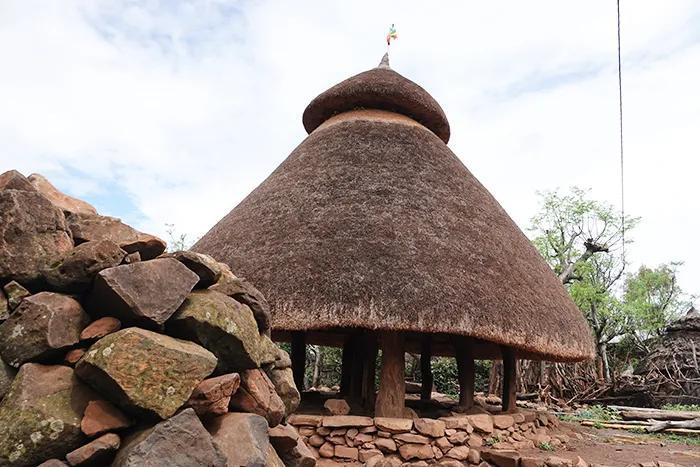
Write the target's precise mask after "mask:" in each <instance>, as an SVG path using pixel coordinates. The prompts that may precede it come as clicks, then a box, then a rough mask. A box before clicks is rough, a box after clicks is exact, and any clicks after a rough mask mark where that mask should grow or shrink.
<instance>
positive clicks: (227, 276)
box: [210, 269, 271, 335]
mask: <svg viewBox="0 0 700 467" xmlns="http://www.w3.org/2000/svg"><path fill="white" fill-rule="evenodd" d="M210 290H214V291H216V292H221V293H222V294H224V295H228V296H229V297H231V298H233V299H235V300H237V301H238V302H240V303H242V304H244V305H247V306H248V307H249V308H250V309H251V310H252V311H253V316H254V317H255V321H256V322H257V324H258V330H259V331H260V333H261V334H267V335H269V334H270V322H271V318H270V305H269V304H268V303H267V300H266V299H265V296H264V295H263V294H262V293H261V292H260V291H259V290H258V289H256V288H255V287H254V286H253V284H251V283H250V282H248V281H247V280H245V279H244V278H242V277H236V276H235V275H233V273H231V271H230V269H223V270H222V272H221V276H220V278H219V281H218V282H217V283H216V284H214V285H212V286H211V287H210Z"/></svg>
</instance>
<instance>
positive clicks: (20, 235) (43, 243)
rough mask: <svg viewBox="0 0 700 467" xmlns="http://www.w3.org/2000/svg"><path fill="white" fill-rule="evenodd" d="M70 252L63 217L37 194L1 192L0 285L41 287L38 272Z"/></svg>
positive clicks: (70, 240)
mask: <svg viewBox="0 0 700 467" xmlns="http://www.w3.org/2000/svg"><path fill="white" fill-rule="evenodd" d="M72 248H73V241H72V239H71V236H70V231H69V230H68V226H67V225H66V220H65V217H64V216H63V213H62V212H61V211H60V210H59V209H57V208H56V207H54V206H53V205H52V204H51V202H50V201H49V200H47V199H46V198H44V197H43V196H41V195H40V194H39V193H36V192H30V191H19V190H4V191H0V283H6V282H9V281H12V280H16V281H17V282H19V283H20V284H22V285H23V286H25V287H30V286H33V285H37V284H41V281H42V274H41V271H43V270H44V269H46V268H47V267H48V266H50V265H51V264H53V263H55V262H56V261H57V260H59V259H60V258H61V257H62V256H63V255H64V254H65V253H67V252H68V251H70V250H71V249H72Z"/></svg>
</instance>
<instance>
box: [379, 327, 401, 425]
mask: <svg viewBox="0 0 700 467" xmlns="http://www.w3.org/2000/svg"><path fill="white" fill-rule="evenodd" d="M379 345H380V346H381V349H382V371H381V373H380V376H379V393H378V394H377V402H376V404H375V406H374V416H375V417H393V418H401V417H403V416H404V404H405V399H406V382H405V380H404V377H405V375H404V374H405V371H406V362H405V359H404V358H405V357H404V337H403V335H401V334H399V333H397V332H385V333H382V335H381V337H380V342H379Z"/></svg>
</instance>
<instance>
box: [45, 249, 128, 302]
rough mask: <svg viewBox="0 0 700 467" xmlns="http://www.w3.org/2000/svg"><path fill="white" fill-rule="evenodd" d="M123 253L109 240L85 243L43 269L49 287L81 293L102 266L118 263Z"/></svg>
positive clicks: (122, 257)
mask: <svg viewBox="0 0 700 467" xmlns="http://www.w3.org/2000/svg"><path fill="white" fill-rule="evenodd" d="M125 256H126V252H125V251H124V250H122V249H121V248H119V245H117V244H116V243H114V242H112V241H110V240H95V241H92V242H85V243H82V244H80V245H78V246H77V247H75V248H73V249H72V250H71V251H70V252H68V253H67V254H66V256H64V257H63V258H62V259H61V260H60V261H58V262H56V263H55V264H53V265H51V267H49V268H48V269H46V270H45V271H44V276H45V278H46V282H47V283H48V285H49V287H50V288H51V289H53V290H58V291H60V292H69V293H79V292H84V291H86V290H87V289H89V288H90V286H91V285H92V280H93V279H94V278H95V275H97V273H98V272H100V271H102V270H103V269H107V268H113V267H115V266H119V265H120V264H121V262H122V260H123V259H124V257H125Z"/></svg>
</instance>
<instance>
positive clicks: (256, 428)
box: [0, 171, 315, 466]
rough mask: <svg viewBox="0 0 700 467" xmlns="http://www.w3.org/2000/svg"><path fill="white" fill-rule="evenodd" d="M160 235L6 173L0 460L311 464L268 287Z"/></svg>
mask: <svg viewBox="0 0 700 467" xmlns="http://www.w3.org/2000/svg"><path fill="white" fill-rule="evenodd" d="M165 248H166V245H165V242H163V241H162V240H160V239H158V238H156V237H154V236H152V235H148V234H144V233H142V232H139V231H137V230H135V229H133V228H131V227H129V226H127V225H125V224H124V223H122V222H121V221H120V220H119V219H115V218H112V217H106V216H101V215H98V214H97V212H96V211H95V209H94V208H93V207H92V206H90V205H88V204H87V203H84V202H82V201H79V200H76V199H74V198H71V197H69V196H67V195H65V194H63V193H61V192H59V191H58V190H56V189H55V188H54V187H53V186H52V185H51V184H50V183H49V182H48V181H47V180H46V179H44V178H43V177H40V176H36V175H35V176H31V177H29V178H25V177H24V176H23V175H21V174H20V173H18V172H16V171H11V172H7V173H4V174H2V175H0V323H1V324H0V399H1V401H0V466H5V465H8V466H35V465H39V464H41V465H46V466H49V465H53V466H58V465H65V463H68V464H70V465H72V466H77V465H81V466H82V465H100V466H103V465H110V464H111V465H114V466H142V465H172V466H200V465H205V466H226V465H229V466H233V465H235V466H239V465H279V466H281V465H287V466H312V465H314V464H315V459H314V457H313V455H312V453H311V451H310V450H309V449H308V448H307V447H306V445H305V444H304V443H303V439H302V438H301V437H299V435H298V434H297V433H296V431H295V430H294V428H292V427H291V426H289V425H280V423H282V422H283V420H285V418H286V417H287V416H288V415H289V414H291V413H292V412H293V411H294V410H295V409H296V407H297V405H298V404H299V393H298V391H297V389H296V387H295V385H294V382H293V377H292V372H291V369H290V366H291V362H290V361H289V356H288V355H287V354H286V353H285V352H284V351H282V350H281V349H279V348H278V347H277V346H276V345H275V344H274V343H273V342H272V341H271V340H270V338H269V334H270V329H269V326H270V319H269V310H268V305H267V302H266V301H265V299H264V297H263V296H262V295H261V294H260V292H258V291H257V290H256V289H255V288H254V287H253V286H252V285H251V284H249V283H247V282H246V281H245V280H243V279H240V278H238V277H236V276H235V275H234V274H233V273H232V272H231V271H230V269H229V268H228V267H227V266H225V265H223V264H221V263H218V262H216V261H215V260H214V259H212V258H211V257H208V256H204V255H200V254H196V253H192V252H176V253H165ZM271 427H272V428H271ZM268 432H270V433H268ZM42 463H43V464H42Z"/></svg>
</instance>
